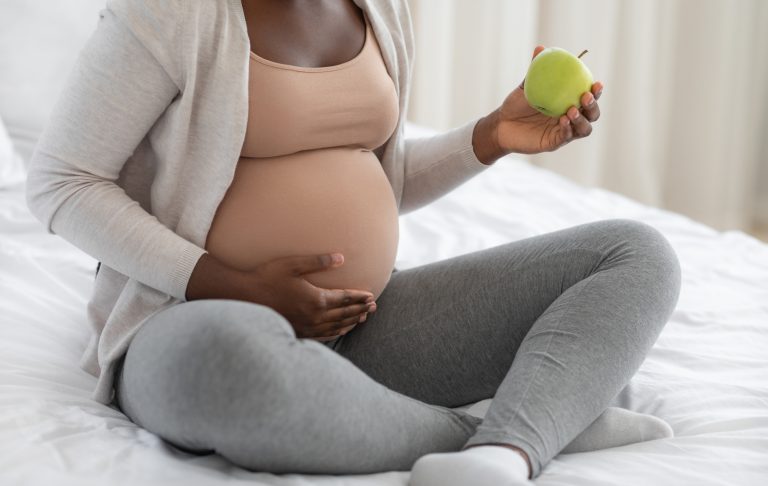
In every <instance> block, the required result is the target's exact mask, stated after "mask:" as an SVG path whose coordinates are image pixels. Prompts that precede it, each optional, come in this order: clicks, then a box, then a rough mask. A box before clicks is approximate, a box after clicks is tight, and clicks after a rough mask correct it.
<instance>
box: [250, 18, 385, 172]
mask: <svg viewBox="0 0 768 486" xmlns="http://www.w3.org/2000/svg"><path fill="white" fill-rule="evenodd" d="M364 17H365V43H364V45H363V48H362V49H361V50H360V52H359V53H358V54H357V55H356V56H355V57H354V58H352V59H350V60H349V61H346V62H344V63H341V64H337V65H334V66H323V67H302V66H293V65H289V64H281V63H278V62H274V61H270V60H268V59H264V58H262V57H260V56H258V55H257V54H256V53H254V52H253V51H251V55H250V62H249V66H250V68H249V84H248V89H249V97H248V98H249V100H248V125H247V128H246V133H245V141H244V143H243V147H242V151H241V156H243V157H275V156H280V155H287V154H292V153H295V152H299V151H301V150H311V149H318V148H326V147H340V146H352V147H359V148H365V149H368V150H374V149H376V148H378V147H379V146H381V145H383V144H384V143H385V142H386V141H387V140H388V139H389V137H390V136H391V135H392V133H393V132H394V130H395V127H396V125H397V119H398V115H399V103H398V97H397V92H396V90H395V85H394V83H393V81H392V78H391V77H390V76H389V74H388V73H387V69H386V65H385V64H384V60H383V58H382V56H381V51H380V50H379V45H378V42H377V41H376V36H375V35H374V34H373V29H372V27H371V26H370V23H369V21H368V17H367V15H364Z"/></svg>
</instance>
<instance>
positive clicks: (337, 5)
mask: <svg viewBox="0 0 768 486" xmlns="http://www.w3.org/2000/svg"><path fill="white" fill-rule="evenodd" d="M242 5H243V13H244V15H245V20H246V24H247V28H248V37H249V39H250V48H251V51H253V52H255V53H256V54H258V55H259V56H261V57H263V58H265V59H269V60H271V61H275V62H279V63H282V64H290V65H294V66H302V67H325V66H333V65H336V64H341V63H344V62H346V61H348V60H349V59H352V58H354V57H355V55H356V54H357V53H358V52H360V50H361V49H362V46H363V44H364V42H365V21H364V18H363V11H362V10H361V9H360V8H359V7H358V6H357V5H356V4H355V3H354V2H353V1H352V0H313V1H307V2H292V1H285V0H243V1H242Z"/></svg>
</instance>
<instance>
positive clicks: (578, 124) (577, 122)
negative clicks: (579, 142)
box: [566, 106, 592, 138]
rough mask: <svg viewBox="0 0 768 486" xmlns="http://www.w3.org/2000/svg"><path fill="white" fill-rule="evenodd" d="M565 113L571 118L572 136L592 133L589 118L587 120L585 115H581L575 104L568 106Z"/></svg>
mask: <svg viewBox="0 0 768 486" xmlns="http://www.w3.org/2000/svg"><path fill="white" fill-rule="evenodd" d="M566 115H567V116H568V119H569V120H571V125H572V126H573V133H574V136H576V137H579V138H581V137H586V136H588V135H589V134H590V133H592V124H591V123H589V120H587V118H586V117H584V116H582V114H581V112H580V111H579V110H578V109H577V108H576V107H575V106H572V107H570V108H568V112H567V113H566Z"/></svg>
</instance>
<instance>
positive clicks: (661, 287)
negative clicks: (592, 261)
mask: <svg viewBox="0 0 768 486" xmlns="http://www.w3.org/2000/svg"><path fill="white" fill-rule="evenodd" d="M598 224H599V226H600V228H601V229H602V233H603V235H604V237H606V241H607V242H608V244H609V245H610V247H611V250H612V253H611V255H610V256H609V258H608V260H610V259H611V257H613V258H615V259H617V260H619V261H622V262H624V263H625V264H627V265H629V266H630V267H631V272H630V277H631V279H632V281H633V282H635V283H637V285H640V286H645V287H646V288H652V289H653V291H654V293H655V294H656V296H657V299H658V300H659V301H658V304H659V305H660V306H661V309H662V310H663V311H664V312H666V313H667V315H668V314H669V313H671V312H672V311H673V310H674V307H675V305H676V304H677V301H678V297H679V294H680V287H681V281H682V275H681V267H680V261H679V259H678V256H677V252H676V251H675V249H674V248H673V247H672V244H671V243H670V242H669V240H668V239H667V238H666V237H665V236H664V234H663V233H661V231H659V230H658V229H656V228H655V227H653V226H652V225H650V224H648V223H645V222H642V221H637V220H633V219H625V218H616V219H609V220H604V221H600V222H598ZM609 265H610V263H609ZM628 283H632V282H628Z"/></svg>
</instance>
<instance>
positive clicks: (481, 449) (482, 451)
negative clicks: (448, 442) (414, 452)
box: [408, 445, 533, 486]
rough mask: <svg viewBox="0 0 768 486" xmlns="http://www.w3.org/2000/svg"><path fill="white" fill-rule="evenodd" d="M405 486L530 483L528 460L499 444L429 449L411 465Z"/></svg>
mask: <svg viewBox="0 0 768 486" xmlns="http://www.w3.org/2000/svg"><path fill="white" fill-rule="evenodd" d="M408 485H409V486H531V485H533V483H531V482H530V481H528V463H526V462H525V459H523V456H521V455H520V454H519V453H517V452H516V451H514V450H512V449H509V448H507V447H503V446H495V445H480V446H474V447H470V448H468V449H464V450H462V451H458V452H433V453H431V454H426V455H424V456H421V457H420V458H419V459H417V460H416V462H415V463H414V464H413V468H412V469H411V476H410V479H409V480H408Z"/></svg>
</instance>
